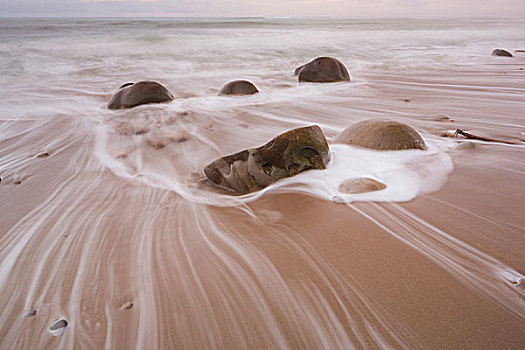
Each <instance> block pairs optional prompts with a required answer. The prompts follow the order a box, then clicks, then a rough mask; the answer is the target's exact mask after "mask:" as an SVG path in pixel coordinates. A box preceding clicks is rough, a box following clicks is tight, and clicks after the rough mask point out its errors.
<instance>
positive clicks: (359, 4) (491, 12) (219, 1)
mask: <svg viewBox="0 0 525 350" xmlns="http://www.w3.org/2000/svg"><path fill="white" fill-rule="evenodd" d="M0 16H108V17H119V16H187V17H192V16H194V17H197V16H218V17H222V16H268V17H300V16H334V17H349V18H378V17H508V18H525V0H0Z"/></svg>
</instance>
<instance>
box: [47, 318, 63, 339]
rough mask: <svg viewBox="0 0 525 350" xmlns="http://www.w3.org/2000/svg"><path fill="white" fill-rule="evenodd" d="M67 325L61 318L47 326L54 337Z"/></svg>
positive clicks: (60, 333)
mask: <svg viewBox="0 0 525 350" xmlns="http://www.w3.org/2000/svg"><path fill="white" fill-rule="evenodd" d="M67 325H68V323H67V321H66V320H64V319H63V318H62V319H60V320H58V321H56V322H55V323H53V324H52V325H51V327H49V331H50V332H51V334H52V335H54V336H55V337H58V336H59V335H62V333H64V332H65V331H66V328H67Z"/></svg>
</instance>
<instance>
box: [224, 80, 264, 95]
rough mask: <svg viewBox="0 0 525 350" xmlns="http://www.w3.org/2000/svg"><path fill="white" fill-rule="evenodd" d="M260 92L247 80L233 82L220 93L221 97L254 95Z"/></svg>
mask: <svg viewBox="0 0 525 350" xmlns="http://www.w3.org/2000/svg"><path fill="white" fill-rule="evenodd" d="M258 92H259V90H258V89H257V88H256V87H255V85H253V84H252V83H250V82H249V81H247V80H235V81H231V82H229V83H228V84H226V85H224V86H223V87H222V89H221V91H219V96H225V95H236V96H243V95H253V94H256V93H258Z"/></svg>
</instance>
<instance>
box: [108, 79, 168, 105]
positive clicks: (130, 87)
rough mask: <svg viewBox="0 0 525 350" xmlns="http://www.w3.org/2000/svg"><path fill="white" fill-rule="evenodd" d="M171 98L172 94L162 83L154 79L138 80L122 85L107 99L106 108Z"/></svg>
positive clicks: (157, 101) (165, 100)
mask: <svg viewBox="0 0 525 350" xmlns="http://www.w3.org/2000/svg"><path fill="white" fill-rule="evenodd" d="M172 100H173V95H172V94H171V93H170V92H169V91H168V89H166V88H165V87H164V86H163V85H161V84H159V83H157V82H155V81H140V82H138V83H126V84H124V85H122V86H121V87H120V88H119V90H118V91H117V92H116V93H115V94H114V95H113V97H112V98H111V100H110V101H109V103H108V108H109V109H122V108H132V107H135V106H139V105H143V104H148V103H162V102H170V101H172Z"/></svg>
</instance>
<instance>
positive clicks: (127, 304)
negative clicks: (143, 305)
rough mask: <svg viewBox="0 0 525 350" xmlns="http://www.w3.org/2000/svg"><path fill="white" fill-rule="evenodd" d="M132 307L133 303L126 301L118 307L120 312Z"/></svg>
mask: <svg viewBox="0 0 525 350" xmlns="http://www.w3.org/2000/svg"><path fill="white" fill-rule="evenodd" d="M132 307H133V303H132V302H131V301H126V302H125V303H124V304H122V305H121V306H120V309H121V310H129V309H131V308H132Z"/></svg>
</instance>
